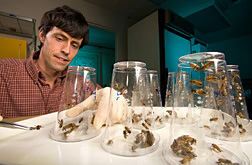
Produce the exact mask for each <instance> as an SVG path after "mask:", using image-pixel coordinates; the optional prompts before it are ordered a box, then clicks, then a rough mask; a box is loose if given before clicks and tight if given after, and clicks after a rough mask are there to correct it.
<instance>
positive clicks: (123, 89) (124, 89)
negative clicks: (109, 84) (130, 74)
mask: <svg viewBox="0 0 252 165" xmlns="http://www.w3.org/2000/svg"><path fill="white" fill-rule="evenodd" d="M126 91H127V89H126V88H125V87H123V88H122V89H121V90H120V93H121V95H123V94H124V93H126Z"/></svg>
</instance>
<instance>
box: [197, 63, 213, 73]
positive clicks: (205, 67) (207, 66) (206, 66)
mask: <svg viewBox="0 0 252 165" xmlns="http://www.w3.org/2000/svg"><path fill="white" fill-rule="evenodd" d="M213 64H214V62H213V61H209V62H207V63H206V64H204V65H202V66H201V68H200V70H202V71H204V70H206V69H207V68H209V67H210V66H211V65H213Z"/></svg>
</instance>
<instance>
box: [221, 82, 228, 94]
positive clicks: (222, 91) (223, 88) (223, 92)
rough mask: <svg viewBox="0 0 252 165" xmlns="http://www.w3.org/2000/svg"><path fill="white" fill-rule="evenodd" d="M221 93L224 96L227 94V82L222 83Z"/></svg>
mask: <svg viewBox="0 0 252 165" xmlns="http://www.w3.org/2000/svg"><path fill="white" fill-rule="evenodd" d="M220 93H221V95H222V96H227V90H226V86H225V84H221V88H220Z"/></svg>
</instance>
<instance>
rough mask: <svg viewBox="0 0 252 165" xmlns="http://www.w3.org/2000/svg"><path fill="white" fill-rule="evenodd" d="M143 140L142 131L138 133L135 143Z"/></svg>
mask: <svg viewBox="0 0 252 165" xmlns="http://www.w3.org/2000/svg"><path fill="white" fill-rule="evenodd" d="M142 140H143V135H142V134H141V133H139V134H137V135H136V140H135V143H136V144H138V143H140V142H141V141H142Z"/></svg>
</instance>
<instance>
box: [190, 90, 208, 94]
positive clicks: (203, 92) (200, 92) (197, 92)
mask: <svg viewBox="0 0 252 165" xmlns="http://www.w3.org/2000/svg"><path fill="white" fill-rule="evenodd" d="M191 92H192V93H194V94H199V95H206V91H204V90H203V89H192V90H191Z"/></svg>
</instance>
